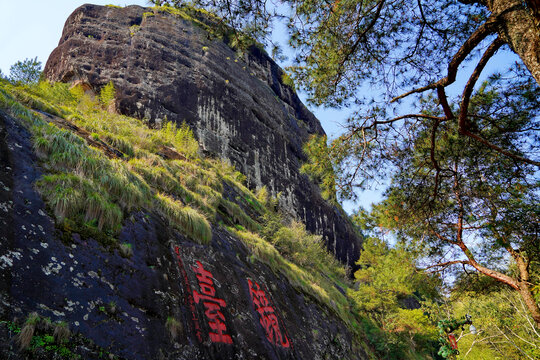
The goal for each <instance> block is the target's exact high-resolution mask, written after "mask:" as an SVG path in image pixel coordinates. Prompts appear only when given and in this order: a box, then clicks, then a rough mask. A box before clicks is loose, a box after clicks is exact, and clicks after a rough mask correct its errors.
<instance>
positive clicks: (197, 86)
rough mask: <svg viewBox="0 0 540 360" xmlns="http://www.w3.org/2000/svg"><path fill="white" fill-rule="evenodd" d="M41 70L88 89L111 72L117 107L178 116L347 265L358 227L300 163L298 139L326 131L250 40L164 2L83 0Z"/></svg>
mask: <svg viewBox="0 0 540 360" xmlns="http://www.w3.org/2000/svg"><path fill="white" fill-rule="evenodd" d="M202 25H204V24H202ZM45 75H46V77H47V78H48V79H50V80H52V81H62V82H77V81H80V82H83V83H86V84H88V85H89V86H91V87H92V88H94V89H95V90H96V91H97V90H98V89H99V88H100V87H102V86H103V85H105V84H107V83H108V82H109V81H112V82H113V83H114V84H115V86H116V88H117V90H118V99H117V103H116V108H117V110H118V111H119V112H121V113H123V114H127V115H130V116H134V117H137V118H140V119H144V120H145V121H147V122H148V123H149V124H150V125H153V124H158V123H160V122H163V121H164V120H169V121H175V122H178V123H181V122H186V123H187V124H189V125H190V126H191V128H192V129H194V131H195V135H196V137H197V138H198V140H199V142H200V144H201V146H202V149H203V150H204V151H205V152H206V153H207V154H209V155H213V156H219V157H222V158H224V159H228V160H229V161H230V162H231V163H232V164H234V165H235V166H236V168H237V169H238V170H239V171H240V172H242V173H243V174H245V175H246V176H247V179H248V185H249V187H251V188H260V187H262V186H267V187H268V189H269V190H270V191H271V192H272V193H273V194H277V193H278V192H281V193H282V197H281V202H282V204H281V205H282V208H283V209H286V210H287V211H288V212H290V213H291V214H293V215H294V216H295V217H297V218H299V219H301V220H302V221H303V222H304V223H305V224H306V226H307V228H308V230H310V231H312V232H314V233H318V234H321V235H323V238H324V239H325V241H326V244H327V246H328V248H329V249H330V250H331V251H332V252H334V253H335V255H336V257H337V258H338V259H340V260H341V261H343V262H345V263H348V264H349V265H351V266H354V262H355V260H356V259H357V258H358V254H359V249H360V239H359V237H358V236H357V234H356V233H355V231H354V230H353V229H352V227H351V225H350V223H349V222H348V220H347V219H346V218H344V217H343V216H342V213H341V212H340V211H339V210H338V209H337V208H336V207H335V206H333V205H331V204H329V203H328V202H326V201H324V200H323V199H322V198H321V196H320V194H319V191H318V189H317V188H316V186H315V185H313V184H312V183H311V182H310V181H309V180H308V178H307V177H306V176H304V175H301V174H300V173H299V168H300V166H301V164H302V163H303V162H304V161H305V160H306V158H305V155H304V154H303V152H302V144H303V142H305V141H306V139H307V138H308V137H309V135H310V134H319V135H320V134H323V133H324V132H323V130H322V128H321V126H320V124H319V122H318V120H317V119H316V118H315V117H314V116H313V114H312V113H310V112H309V111H308V110H307V109H306V107H305V106H304V105H303V104H302V103H301V102H300V100H299V99H298V96H297V95H296V93H295V92H294V90H293V89H292V88H291V87H289V86H287V85H285V84H284V83H283V81H282V76H283V71H282V70H281V69H280V68H279V67H278V66H277V65H276V64H275V63H274V62H273V61H272V59H271V58H269V57H268V55H266V53H264V52H263V51H261V50H260V49H258V48H257V47H255V46H252V47H251V49H250V50H249V51H247V52H244V53H242V54H239V53H238V52H235V51H233V50H232V49H231V48H230V47H229V46H228V45H227V44H226V43H225V42H224V41H222V40H220V39H217V38H215V36H212V35H211V34H209V33H208V32H207V31H206V30H205V28H204V26H201V22H200V21H194V19H192V18H189V17H185V16H184V17H182V16H175V15H174V14H171V13H169V12H167V11H157V10H153V9H150V8H142V7H139V6H128V7H126V8H116V7H101V6H94V5H84V6H82V7H80V8H78V9H77V10H76V11H75V12H74V13H73V14H72V15H71V16H70V17H69V18H68V20H67V21H66V24H65V28H64V32H63V34H62V38H61V40H60V43H59V45H58V47H57V48H56V49H55V50H54V51H53V53H52V54H51V56H50V58H49V60H48V62H47V64H46V67H45Z"/></svg>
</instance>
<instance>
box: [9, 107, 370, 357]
mask: <svg viewBox="0 0 540 360" xmlns="http://www.w3.org/2000/svg"><path fill="white" fill-rule="evenodd" d="M41 175H42V171H41V170H40V167H39V166H38V162H37V158H36V156H35V154H34V153H33V151H32V143H31V141H30V134H29V133H28V131H27V130H26V129H25V128H24V127H23V126H22V125H21V122H20V121H19V120H17V119H14V118H13V117H10V116H8V115H7V114H6V113H4V112H3V111H2V110H0V226H1V228H2V231H1V232H0V320H1V321H0V358H2V359H15V358H17V359H19V358H23V357H25V356H26V355H28V356H31V358H33V359H36V358H38V359H53V358H54V359H57V358H58V359H59V358H66V357H67V358H76V357H75V356H78V357H77V358H82V359H102V358H116V359H123V358H125V359H185V360H196V359H365V358H367V357H366V356H365V355H364V354H363V352H361V351H360V350H358V349H355V348H354V347H353V345H351V344H352V340H351V337H352V336H351V334H350V332H349V331H348V330H347V328H346V327H345V326H344V325H343V323H342V322H341V321H339V319H338V318H337V317H336V316H335V315H333V313H332V312H330V311H329V310H328V308H327V307H323V306H320V305H318V304H317V303H316V302H314V301H313V300H312V299H311V298H309V297H306V296H305V295H302V294H301V293H299V292H297V291H295V290H294V289H293V288H292V287H291V285H290V284H289V282H288V281H287V280H286V279H285V278H283V276H281V275H279V274H275V273H273V272H272V271H271V270H270V268H269V267H268V266H266V265H264V264H262V263H260V262H258V261H252V259H251V258H250V256H249V253H248V251H247V250H246V248H245V247H244V246H243V244H242V243H240V242H239V241H238V240H237V239H235V238H233V237H232V236H231V235H230V234H229V233H228V232H227V231H225V230H224V229H223V228H222V227H219V226H216V227H214V228H213V230H212V231H213V240H212V242H211V244H210V245H207V246H205V245H198V244H195V243H193V242H192V241H190V239H188V238H186V237H185V236H184V235H182V234H181V233H179V232H178V231H175V230H172V228H171V227H168V226H166V224H164V222H163V220H162V219H161V218H159V217H158V216H156V215H155V214H152V213H145V212H137V213H133V214H131V216H130V218H129V219H126V221H125V222H124V224H123V226H122V230H121V231H120V235H119V239H118V241H119V243H123V242H129V243H130V244H132V248H131V254H126V253H123V254H121V252H120V251H119V249H118V248H115V247H111V248H106V247H103V246H102V245H101V244H99V243H98V242H97V241H95V240H93V239H92V238H89V237H81V236H79V235H78V234H76V233H71V234H68V233H66V232H64V230H62V229H59V228H56V227H55V225H54V220H53V219H52V218H51V217H50V216H49V215H47V209H46V208H45V205H44V203H43V200H42V198H41V197H40V195H39V194H38V193H37V192H36V190H35V189H34V183H35V181H36V180H37V179H38V178H40V177H41ZM34 311H35V312H37V313H38V314H39V315H40V316H42V317H49V318H50V319H51V320H52V321H53V322H54V321H58V320H62V321H66V322H67V323H68V324H69V327H70V329H71V331H72V333H73V335H72V341H70V343H68V344H67V345H65V347H64V348H63V351H64V353H62V352H60V350H59V348H58V347H51V348H50V349H48V348H47V346H46V344H47V343H46V342H44V343H43V344H41V345H40V344H36V345H35V346H34V347H33V348H32V349H33V350H32V351H31V352H30V351H27V352H24V351H23V352H18V351H17V350H16V348H17V344H16V343H15V342H13V339H14V337H13V335H14V334H13V329H14V325H13V324H14V323H13V322H11V321H14V320H15V319H19V320H20V319H24V318H26V317H27V315H28V314H30V313H31V312H34ZM5 319H9V320H5ZM15 323H16V321H15ZM19 324H20V321H19ZM10 339H11V341H10ZM44 339H45V340H44V341H46V338H44ZM55 346H56V345H55ZM68 351H69V352H68ZM52 354H56V355H54V356H53V355H52ZM62 354H63V355H62ZM66 354H67V355H66Z"/></svg>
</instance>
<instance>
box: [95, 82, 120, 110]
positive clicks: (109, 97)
mask: <svg viewBox="0 0 540 360" xmlns="http://www.w3.org/2000/svg"><path fill="white" fill-rule="evenodd" d="M115 98H116V88H115V87H114V84H113V82H112V81H109V82H108V83H107V85H105V86H104V87H103V88H102V89H101V91H100V93H99V101H100V102H101V103H102V104H103V106H105V107H106V108H108V107H109V106H110V105H111V104H112V103H113V102H114V100H115Z"/></svg>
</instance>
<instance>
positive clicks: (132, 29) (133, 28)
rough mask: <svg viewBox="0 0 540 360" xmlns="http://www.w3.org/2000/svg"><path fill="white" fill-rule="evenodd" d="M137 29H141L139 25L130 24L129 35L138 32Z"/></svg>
mask: <svg viewBox="0 0 540 360" xmlns="http://www.w3.org/2000/svg"><path fill="white" fill-rule="evenodd" d="M139 30H141V26H140V25H131V26H130V27H129V35H131V36H132V37H133V36H135V34H136V33H138V32H139Z"/></svg>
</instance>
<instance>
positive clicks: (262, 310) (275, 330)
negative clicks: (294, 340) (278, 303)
mask: <svg viewBox="0 0 540 360" xmlns="http://www.w3.org/2000/svg"><path fill="white" fill-rule="evenodd" d="M248 284H249V293H250V295H251V300H252V301H253V306H254V307H255V311H257V312H258V313H259V318H260V319H259V322H260V323H261V325H262V327H263V328H264V330H265V332H266V338H267V339H268V341H270V342H271V343H272V344H274V345H277V346H281V347H284V348H288V347H290V343H289V339H287V336H286V335H285V334H282V333H281V330H280V328H279V322H278V317H277V314H276V312H275V311H274V308H273V307H272V305H271V304H270V301H268V298H267V297H266V294H265V292H264V290H262V289H261V287H260V286H259V284H257V283H256V282H254V281H251V280H249V279H248Z"/></svg>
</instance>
